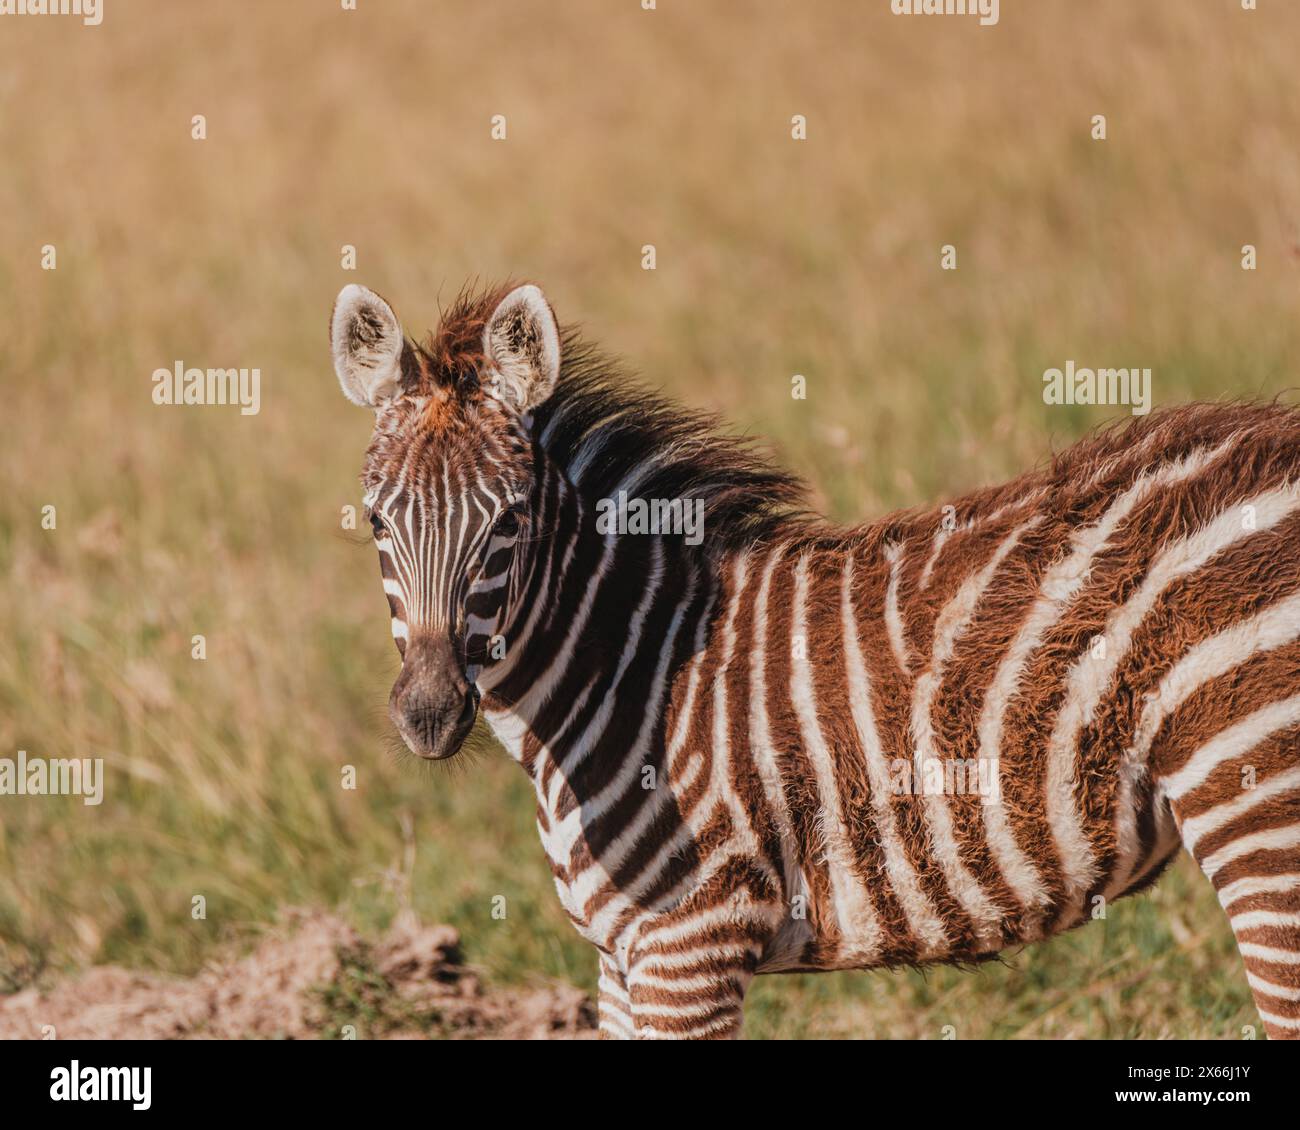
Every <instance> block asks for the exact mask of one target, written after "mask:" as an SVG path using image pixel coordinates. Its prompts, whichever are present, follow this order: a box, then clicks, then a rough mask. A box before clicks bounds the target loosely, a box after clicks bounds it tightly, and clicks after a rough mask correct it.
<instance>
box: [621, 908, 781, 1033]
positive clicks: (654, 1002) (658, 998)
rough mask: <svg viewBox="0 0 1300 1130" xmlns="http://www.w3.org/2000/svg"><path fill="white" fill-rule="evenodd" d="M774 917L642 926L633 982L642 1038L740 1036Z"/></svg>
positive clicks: (718, 916)
mask: <svg viewBox="0 0 1300 1130" xmlns="http://www.w3.org/2000/svg"><path fill="white" fill-rule="evenodd" d="M777 913H779V911H777ZM769 917H770V916H769V915H766V914H758V913H756V912H755V911H753V910H750V911H748V912H744V913H740V912H737V911H734V910H731V909H717V908H715V909H712V910H707V911H694V912H692V913H690V914H681V915H675V916H671V917H660V918H655V919H653V920H651V921H650V922H648V923H647V924H646V925H645V926H643V928H642V929H641V930H640V931H639V932H638V934H637V937H636V939H635V940H634V941H633V943H632V946H631V948H630V950H629V952H628V972H627V981H626V983H627V991H628V996H629V998H630V1000H631V1004H632V1018H633V1021H634V1023H635V1025H636V1035H637V1038H638V1039H651V1040H725V1039H736V1038H738V1037H739V1036H740V1033H741V1027H742V1025H743V1022H744V1003H745V992H746V990H747V989H748V988H749V983H750V981H751V980H753V977H754V973H755V971H756V970H757V968H758V962H759V958H760V956H761V954H762V952H763V950H764V948H765V946H766V944H767V942H768V939H769V938H770V937H771V935H772V926H771V924H770V922H769V921H768V919H769Z"/></svg>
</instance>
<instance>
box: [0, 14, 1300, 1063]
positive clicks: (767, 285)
mask: <svg viewBox="0 0 1300 1130" xmlns="http://www.w3.org/2000/svg"><path fill="white" fill-rule="evenodd" d="M359 9H360V10H359V11H356V12H346V11H342V10H341V8H340V5H339V4H338V3H337V2H336V0H283V2H277V3H275V4H269V3H255V2H253V0H241V2H235V3H225V4H219V5H217V4H200V3H197V2H192V3H179V2H174V0H130V3H126V2H124V0H118V2H114V0H107V3H106V7H105V19H104V23H103V25H102V26H101V27H98V28H83V27H82V26H81V25H80V23H79V22H78V21H76V20H71V19H51V18H37V17H21V18H20V17H8V18H3V19H2V20H0V161H2V162H3V171H2V172H0V311H3V313H2V314H0V319H2V321H0V324H2V325H3V333H0V381H2V382H3V392H4V402H5V408H4V417H3V418H4V422H3V425H2V427H3V442H0V485H2V488H3V489H0V567H2V568H3V573H4V577H5V583H4V586H3V590H2V591H0V755H3V756H8V757H12V756H14V755H15V752H16V751H17V750H19V749H25V750H26V751H27V752H28V753H29V755H31V756H37V757H65V756H80V757H102V758H104V760H105V765H106V772H107V775H108V776H107V784H106V797H105V800H104V803H103V804H102V805H101V806H100V807H97V808H95V807H85V806H83V805H82V804H81V803H80V801H79V800H77V799H76V798H70V799H69V798H57V799H43V800H39V801H34V800H26V801H18V800H16V799H15V798H7V799H6V798H0V985H3V984H8V985H9V986H11V987H12V986H13V985H17V984H21V983H24V982H25V981H26V980H28V979H30V978H31V977H32V976H33V974H34V973H35V972H36V971H37V970H40V969H44V970H45V972H44V974H43V975H44V976H47V977H48V976H55V975H58V974H59V973H61V972H66V971H70V970H74V969H78V968H81V967H84V966H85V965H88V964H91V963H99V962H116V963H122V964H125V965H128V966H133V967H140V968H153V969H162V970H168V971H174V972H181V973H184V972H193V971H195V970H197V969H198V968H200V967H201V966H202V964H203V963H204V962H205V961H207V960H208V959H210V958H211V957H212V956H213V955H214V954H215V953H218V952H227V951H228V949H229V947H235V948H238V947H240V946H244V945H247V944H250V943H251V941H252V940H253V939H255V938H256V936H257V935H258V932H259V930H261V929H263V928H264V927H265V926H266V925H267V924H268V923H270V922H272V921H273V920H274V919H275V916H276V914H277V911H278V910H279V909H280V908H282V907H285V906H289V905H311V906H327V907H333V908H338V909H340V910H341V911H342V912H343V913H344V914H345V915H346V916H347V917H348V918H349V919H350V920H351V921H352V922H353V923H354V924H356V925H357V926H359V927H360V928H362V929H363V930H377V929H380V928H382V927H383V926H384V925H385V924H386V923H387V922H388V921H389V920H390V919H391V918H392V916H393V915H394V914H395V913H396V911H397V910H398V909H399V908H401V907H403V906H407V905H409V906H411V907H412V908H413V909H414V910H415V911H416V912H417V913H418V914H419V915H420V917H421V918H423V919H425V920H427V921H443V922H450V923H452V924H454V925H456V926H457V927H459V928H460V930H461V931H462V934H463V937H464V943H465V953H466V956H467V958H468V959H469V960H470V961H471V962H473V963H476V964H478V965H480V966H482V967H483V968H484V969H485V970H486V971H487V974H488V975H489V977H490V978H492V979H494V980H496V981H497V982H498V983H502V982H516V983H527V982H529V981H530V980H533V979H536V978H561V979H565V980H570V981H573V982H575V983H577V984H579V985H581V986H585V987H588V988H592V989H594V982H595V961H594V955H593V954H592V952H591V951H590V950H589V948H588V946H587V945H586V943H584V942H582V941H581V939H579V938H578V936H577V935H576V934H575V933H574V931H573V930H572V928H571V927H570V925H569V924H568V922H567V919H566V918H565V916H564V914H563V912H562V911H561V909H560V907H559V905H558V902H557V900H556V898H555V895H554V890H553V888H552V885H551V882H550V878H549V873H548V871H547V869H546V867H545V864H544V860H543V856H542V852H541V848H540V845H539V844H538V843H537V841H536V832H535V830H534V826H533V818H532V799H531V792H530V789H529V787H528V785H527V782H526V780H525V779H524V777H523V775H522V774H520V773H519V771H518V770H517V769H516V768H515V767H514V766H513V765H511V764H510V763H509V762H508V761H507V759H506V758H505V756H504V754H502V753H501V752H500V751H499V750H497V749H495V748H493V747H492V746H491V743H490V740H489V739H487V738H486V737H481V738H480V740H479V743H478V744H479V745H480V746H481V747H482V748H481V749H480V750H479V752H478V753H477V755H476V756H474V757H472V758H470V759H460V760H459V762H458V763H457V764H453V765H452V766H450V767H445V768H444V769H442V770H441V771H437V770H433V769H430V768H429V767H427V766H424V765H421V764H417V763H416V762H415V761H414V759H412V758H411V757H409V756H406V755H403V754H401V753H399V752H398V751H397V750H396V748H395V746H394V739H393V738H391V737H390V735H389V730H388V725H387V722H386V720H385V718H384V706H385V701H386V696H387V692H388V687H389V684H390V683H391V680H392V678H393V676H394V674H395V672H396V668H397V655H396V651H395V649H394V648H393V646H392V643H391V640H390V638H389V633H388V623H387V612H386V608H385V603H384V598H383V595H382V592H381V589H380V585H379V579H378V570H377V566H376V562H375V558H374V553H373V550H372V549H370V548H367V547H365V546H364V544H362V545H354V544H352V540H351V538H350V536H349V535H347V534H345V533H343V532H342V531H341V530H340V512H341V508H342V507H344V506H345V505H347V504H349V503H352V504H356V503H358V502H359V498H358V490H357V486H356V474H357V471H358V469H359V465H360V456H361V452H362V449H363V447H364V445H365V443H366V441H367V438H368V435H369V420H368V417H367V415H366V414H365V413H364V412H362V411H359V410H358V409H355V408H353V407H351V406H350V405H348V404H347V403H346V402H345V401H344V399H343V397H342V396H341V395H340V393H339V391H338V387H337V384H336V381H335V378H334V376H333V372H332V369H331V366H330V362H329V357H328V349H327V342H326V322H327V317H328V314H329V310H330V305H331V302H332V300H333V297H334V295H335V293H336V292H337V291H338V289H339V287H340V286H342V285H343V284H345V283H347V282H351V281H359V282H364V283H365V284H367V285H369V286H372V287H374V288H376V289H378V290H379V291H380V292H381V293H383V294H385V295H386V296H387V297H388V298H389V299H390V300H391V301H392V302H393V304H394V306H395V307H396V309H397V310H398V313H399V315H400V316H401V317H402V318H403V321H404V323H405V325H406V328H407V330H408V332H411V333H423V331H424V330H425V329H427V328H428V327H429V326H430V325H432V324H433V323H434V322H435V321H436V317H437V311H438V306H439V302H440V301H441V302H442V303H444V304H445V303H446V302H447V301H448V300H449V299H450V298H451V297H453V296H454V294H455V293H456V291H457V290H458V289H459V288H460V286H461V285H462V284H463V283H464V282H465V281H466V280H467V279H469V278H473V277H480V278H484V279H495V278H498V277H501V276H507V275H508V276H515V277H521V278H530V279H534V280H536V281H538V282H540V283H541V284H542V285H543V286H544V287H545V289H546V291H547V293H548V295H549V296H550V298H551V300H552V302H553V303H554V305H555V307H556V309H557V311H558V312H559V314H560V317H561V319H562V320H575V321H581V322H583V323H584V324H585V326H586V330H587V333H588V335H589V336H590V337H591V338H593V339H594V340H596V341H599V342H600V343H601V344H603V345H604V346H605V347H606V348H608V349H610V350H612V351H614V352H615V353H618V354H621V355H622V356H624V357H625V358H627V359H628V360H629V362H630V363H631V364H632V366H633V367H634V368H635V369H636V370H638V371H639V372H640V373H641V374H642V375H644V376H645V377H646V378H647V379H648V380H650V381H652V382H654V383H656V384H660V385H662V386H663V387H665V388H666V389H668V390H669V391H670V392H671V393H673V394H674V395H676V396H678V397H680V398H681V399H682V400H684V401H686V402H688V403H690V404H692V405H695V406H707V407H711V408H715V409H718V410H719V411H721V412H723V413H725V414H726V415H727V417H728V418H729V419H730V420H731V421H732V422H733V423H734V424H735V426H737V427H738V428H742V429H744V430H747V431H751V432H753V433H755V434H760V435H763V436H766V437H769V438H770V440H771V442H772V444H773V446H774V447H775V448H776V450H777V451H778V452H779V454H780V457H781V458H782V459H783V460H784V461H786V462H788V463H789V464H790V465H792V466H794V467H797V468H799V469H800V470H801V471H803V472H805V473H806V475H807V477H808V479H809V481H810V484H811V487H812V496H813V500H814V502H815V503H816V505H817V506H818V507H819V508H820V509H822V510H824V511H825V512H826V513H827V514H828V515H829V516H831V517H832V518H834V519H837V520H843V521H856V520H860V519H865V518H868V517H872V516H875V515H878V514H880V513H882V512H884V511H886V510H888V509H891V508H894V507H898V506H904V505H910V504H914V503H919V502H922V501H925V500H931V499H937V498H940V497H943V496H945V495H950V494H955V493H958V492H961V491H963V490H966V489H968V488H971V487H974V486H976V485H979V484H982V483H986V482H990V481H995V480H998V479H1001V478H1004V477H1006V476H1010V475H1012V474H1014V473H1016V472H1017V471H1019V470H1021V469H1023V468H1025V467H1027V466H1029V465H1031V464H1033V463H1034V462H1036V461H1037V460H1039V459H1041V458H1042V457H1044V456H1045V455H1046V453H1047V452H1048V451H1050V450H1051V449H1052V448H1053V447H1060V446H1062V445H1064V444H1066V443H1068V442H1069V441H1071V440H1072V439H1074V438H1076V437H1077V436H1079V435H1081V434H1082V433H1083V432H1085V431H1086V430H1087V429H1089V428H1090V427H1093V426H1095V425H1096V424H1097V423H1099V422H1102V421H1103V420H1105V419H1108V418H1112V417H1114V416H1116V415H1118V414H1120V413H1123V412H1124V411H1125V410H1124V409H1087V408H1077V409H1076V408H1049V407H1047V406H1045V405H1044V403H1043V400H1042V383H1041V374H1042V372H1043V370H1044V369H1045V368H1047V367H1050V366H1056V365H1063V364H1064V363H1065V361H1066V360H1067V359H1074V360H1076V361H1077V362H1078V364H1080V365H1093V366H1096V365H1103V366H1149V367H1150V368H1152V369H1153V371H1154V377H1153V382H1154V398H1155V401H1156V403H1157V405H1159V404H1171V403H1177V402H1181V401H1185V400H1188V399H1191V398H1216V397H1222V396H1236V395H1246V396H1255V395H1262V396H1273V395H1275V394H1277V393H1279V392H1284V393H1285V392H1286V391H1287V390H1289V389H1292V388H1294V386H1296V385H1297V384H1300V378H1298V377H1297V365H1296V361H1297V358H1298V357H1300V349H1298V348H1297V347H1298V345H1300V341H1298V339H1297V334H1298V331H1297V319H1296V309H1297V287H1296V281H1297V271H1298V267H1300V246H1298V245H1300V237H1298V235H1297V200H1298V199H1300V144H1297V141H1298V139H1300V96H1298V95H1297V87H1296V78H1295V69H1294V51H1295V44H1296V42H1297V39H1298V37H1300V5H1296V4H1289V3H1280V2H1269V0H1265V2H1264V3H1262V4H1261V9H1262V10H1260V11H1258V12H1243V11H1242V10H1241V7H1240V3H1239V0H1198V2H1197V3H1187V2H1186V0H1143V2H1141V3H1136V2H1132V0H1096V2H1093V3H1088V4H1079V3H1070V2H1068V0H1034V2H1033V3H1029V2H1023V3H1014V2H1011V0H1007V2H1004V3H1003V5H1002V13H1001V22H1000V23H999V24H998V25H997V26H996V27H991V28H982V27H979V26H978V24H977V22H976V21H974V20H971V19H964V18H956V17H952V18H922V17H910V18H904V17H894V16H891V15H890V14H889V5H888V2H887V0H869V2H868V0H843V2H829V0H820V2H810V3H804V4H793V3H781V2H776V0H759V2H748V3H742V2H739V0H737V2H727V3H723V2H718V0H691V2H689V3H688V2H686V0H659V5H658V9H657V10H656V11H652V12H646V11H643V10H642V9H641V7H640V4H639V2H638V0H554V2H551V3H547V4H535V3H507V2H504V0H500V2H492V0H477V2H471V0H465V2H460V0H456V2H452V0H439V2H438V3H417V2H415V0H407V2H400V0H382V2H379V0H360V4H359ZM1098 113H1102V114H1105V115H1106V117H1107V120H1108V130H1109V139H1108V140H1106V141H1105V142H1095V141H1093V140H1091V138H1090V136H1089V131H1090V125H1091V123H1090V119H1091V116H1092V115H1093V114H1098ZM194 114H204V115H206V117H207V129H208V137H207V140H205V141H202V142H198V141H194V140H192V139H191V137H190V120H191V117H192V116H193V115H194ZM494 114H504V115H505V116H506V118H507V122H508V139H507V140H505V141H494V140H492V139H491V137H490V133H489V128H490V118H491V116H492V115H494ZM794 114H803V115H806V117H807V121H808V139H807V140H806V141H803V142H795V141H793V140H792V139H791V136H790V121H791V117H792V115H794ZM47 243H48V244H53V245H55V246H56V247H57V254H58V269H57V270H55V271H42V270H41V269H40V256H41V247H42V245H44V244H47ZM948 243H951V244H954V245H955V246H956V247H957V250H958V264H959V269H958V270H957V271H955V272H944V271H941V270H940V269H939V255H940V250H939V249H940V247H941V246H942V245H943V244H948ZM1246 243H1253V244H1255V245H1257V246H1258V248H1259V269H1258V270H1257V271H1255V272H1254V273H1248V272H1244V271H1243V270H1242V269H1241V266H1240V257H1241V247H1242V245H1243V244H1246ZM344 244H352V245H355V246H356V248H357V256H358V270H357V271H356V272H345V271H343V270H341V269H340V255H341V248H342V246H343V245H344ZM644 244H654V245H655V247H656V248H657V253H658V269H657V270H655V271H653V272H647V271H643V270H642V269H641V267H640V257H641V247H642V245H644ZM177 360H182V361H184V362H185V364H186V365H194V366H200V367H208V366H216V367H225V366H246V367H251V366H258V367H260V368H261V371H262V411H261V413H260V414H259V415H257V416H252V417H246V416H241V415H240V414H239V413H238V411H237V410H236V409H234V408H218V407H211V408H188V409H180V408H166V407H157V406H155V405H154V404H153V403H152V402H151V398H150V393H151V390H152V383H151V374H152V372H153V370H154V369H156V368H158V367H171V366H172V365H173V364H174V363H175V362H176V361H177ZM793 373H802V374H804V375H805V376H806V377H807V379H808V389H809V392H808V399H807V400H806V401H804V402H798V401H792V399H791V397H790V376H791V374H793ZM47 504H52V505H55V506H56V507H57V513H58V528H57V530H55V531H52V532H50V531H44V530H42V529H41V526H40V517H41V513H40V510H41V507H42V506H44V505H47ZM357 540H358V541H361V539H359V538H358V539H357ZM196 633H201V634H203V635H205V636H206V638H207V659H206V660H205V661H203V662H198V661H195V660H192V659H191V657H190V639H191V636H192V635H194V634H196ZM344 765H355V766H356V768H357V773H358V781H359V787H358V788H357V789H356V790H355V791H345V790H344V789H342V788H341V787H340V773H341V768H342V766H344ZM411 858H413V860H414V862H413V865H412V864H409V863H407V862H404V860H409V859H411ZM196 894H202V895H204V896H205V897H206V899H207V919H206V920H205V921H193V920H192V919H191V917H190V906H191V898H192V897H193V896H194V895H196ZM495 895H505V896H506V898H507V900H508V908H509V911H508V917H507V919H506V920H505V921H496V920H493V919H492V917H491V913H490V912H491V900H492V898H493V896H495ZM748 1017H749V1034H750V1035H751V1036H772V1035H780V1036H832V1035H840V1036H881V1037H914V1036H931V1037H933V1036H938V1035H939V1033H940V1029H941V1027H942V1026H943V1025H946V1024H952V1025H954V1026H956V1028H957V1031H958V1034H959V1035H960V1036H962V1037H1007V1036H1092V1037H1129V1036H1144V1037H1158V1036H1221V1037H1236V1036H1238V1035H1239V1034H1240V1029H1241V1026H1242V1025H1245V1024H1257V1018H1256V1015H1255V1013H1254V1011H1253V1008H1252V1007H1251V1005H1250V998H1249V994H1248V991H1247V987H1246V983H1245V978H1244V975H1243V973H1242V971H1241V969H1240V965H1239V962H1238V959H1237V957H1236V955H1235V951H1234V949H1233V946H1232V939H1231V935H1230V933H1229V931H1228V927H1227V924H1226V921H1225V920H1224V918H1223V915H1222V913H1221V912H1220V911H1219V909H1218V906H1217V903H1216V902H1215V900H1214V898H1213V895H1212V893H1211V892H1210V890H1209V888H1208V885H1207V884H1205V883H1204V881H1203V880H1202V879H1201V878H1200V876H1199V873H1197V872H1196V871H1195V869H1194V867H1192V866H1190V864H1189V861H1187V860H1185V859H1184V860H1181V861H1180V862H1179V864H1178V866H1177V867H1176V868H1175V870H1174V871H1173V873H1172V874H1170V875H1169V876H1168V877H1167V878H1166V879H1165V880H1164V881H1163V882H1162V884H1161V885H1160V887H1159V888H1158V889H1157V890H1156V891H1155V892H1154V893H1153V894H1151V895H1149V896H1143V897H1141V898H1138V899H1133V900H1129V901H1128V902H1126V903H1121V904H1119V905H1117V906H1115V907H1112V908H1111V910H1110V915H1109V918H1108V919H1107V920H1106V921H1104V922H1100V923H1097V924H1094V925H1093V926H1091V927H1090V928H1088V929H1086V930H1083V931H1078V932H1076V933H1074V934H1072V935H1070V936H1068V937H1066V938H1064V939H1060V940H1058V941H1056V942H1053V943H1050V944H1047V945H1041V946H1034V947H1030V948H1028V949H1026V950H1024V951H1023V952H1020V953H1019V954H1015V955H1008V958H1007V961H1006V963H1005V964H992V965H988V966H985V967H982V968H980V969H979V970H977V971H974V972H961V971H957V970H952V969H935V970H931V971H929V972H928V973H925V974H921V973H918V972H913V971H908V972H900V973H889V972H879V973H872V974H845V975H833V976H824V977H812V976H809V977H782V978H762V979H760V981H759V983H758V985H757V986H756V988H755V990H754V992H753V994H752V996H751V1002H750V1005H749V1008H748Z"/></svg>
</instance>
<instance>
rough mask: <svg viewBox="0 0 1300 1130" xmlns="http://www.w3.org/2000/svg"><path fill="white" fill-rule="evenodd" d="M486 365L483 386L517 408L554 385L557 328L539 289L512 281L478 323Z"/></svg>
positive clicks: (531, 404)
mask: <svg viewBox="0 0 1300 1130" xmlns="http://www.w3.org/2000/svg"><path fill="white" fill-rule="evenodd" d="M483 352H484V353H485V354H486V355H487V358H488V361H489V363H490V365H491V368H490V370H489V372H488V373H487V374H485V382H484V383H485V384H486V386H487V389H488V391H489V392H490V393H491V394H492V395H493V396H495V397H496V398H497V399H498V400H503V401H505V402H506V403H507V404H509V405H511V406H512V407H513V408H514V409H515V410H516V411H517V412H530V411H532V409H534V408H536V407H537V406H538V405H539V404H541V403H542V402H543V401H544V400H546V398H547V397H548V396H550V395H551V393H552V392H553V391H554V390H555V382H556V380H558V379H559V376H560V331H559V328H558V327H557V326H556V324H555V314H554V313H553V312H552V311H551V304H550V303H549V302H547V301H546V297H545V296H544V295H543V294H542V292H541V290H539V289H538V288H537V287H535V286H532V285H531V284H530V285H528V286H520V287H516V288H515V289H514V290H512V291H511V292H510V293H509V294H507V295H506V296H505V298H503V299H502V300H501V304H500V305H499V306H497V308H496V310H494V311H493V312H492V316H491V317H490V318H489V319H488V322H487V325H486V326H484V327H483Z"/></svg>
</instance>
